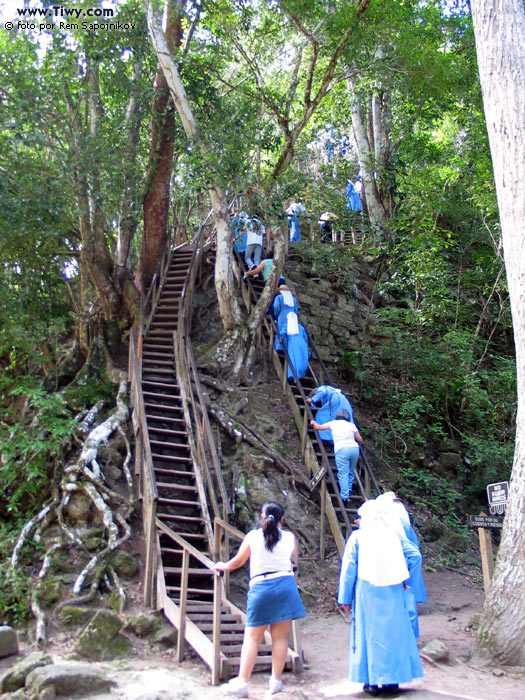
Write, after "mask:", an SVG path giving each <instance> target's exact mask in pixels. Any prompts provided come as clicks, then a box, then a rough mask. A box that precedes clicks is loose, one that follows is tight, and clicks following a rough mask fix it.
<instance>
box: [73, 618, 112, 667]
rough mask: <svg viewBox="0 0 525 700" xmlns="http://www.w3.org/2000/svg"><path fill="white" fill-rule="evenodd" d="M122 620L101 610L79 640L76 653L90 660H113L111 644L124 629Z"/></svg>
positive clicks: (75, 649)
mask: <svg viewBox="0 0 525 700" xmlns="http://www.w3.org/2000/svg"><path fill="white" fill-rule="evenodd" d="M122 624H123V623H122V620H121V619H120V617H119V616H118V615H115V613H112V612H110V611H109V610H99V611H98V612H97V614H96V615H95V617H94V618H93V619H92V620H91V621H90V622H89V623H88V625H87V627H86V629H85V630H84V631H83V632H82V634H81V635H80V637H79V638H78V640H77V642H76V644H75V648H74V651H75V652H76V653H78V654H80V655H81V656H87V657H88V658H89V659H95V660H96V661H103V660H104V659H107V658H111V654H110V652H109V651H108V649H109V646H110V643H111V642H112V640H113V639H114V638H115V637H116V636H117V634H118V633H119V632H120V630H121V628H122Z"/></svg>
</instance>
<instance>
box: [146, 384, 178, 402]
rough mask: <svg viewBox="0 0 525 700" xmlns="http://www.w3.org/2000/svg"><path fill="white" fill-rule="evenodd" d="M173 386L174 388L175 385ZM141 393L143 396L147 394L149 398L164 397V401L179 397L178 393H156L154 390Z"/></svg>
mask: <svg viewBox="0 0 525 700" xmlns="http://www.w3.org/2000/svg"><path fill="white" fill-rule="evenodd" d="M170 388H171V387H170ZM173 388H174V389H175V386H174V387H173ZM142 393H143V394H144V396H148V397H149V398H154V399H164V401H166V400H168V399H180V394H168V393H166V394H158V393H157V392H155V391H143V392H142Z"/></svg>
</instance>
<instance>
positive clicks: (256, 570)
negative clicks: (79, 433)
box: [246, 528, 295, 583]
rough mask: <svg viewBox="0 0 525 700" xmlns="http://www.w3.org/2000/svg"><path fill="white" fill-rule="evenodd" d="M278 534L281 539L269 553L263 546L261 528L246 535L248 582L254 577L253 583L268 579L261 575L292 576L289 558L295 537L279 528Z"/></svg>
mask: <svg viewBox="0 0 525 700" xmlns="http://www.w3.org/2000/svg"><path fill="white" fill-rule="evenodd" d="M279 532H280V533H281V538H280V540H279V541H278V542H277V543H276V544H275V546H274V548H273V550H272V551H271V552H270V551H268V550H267V549H266V547H265V546H264V533H263V530H262V528H259V529H258V530H251V531H250V532H248V534H247V535H246V539H247V540H248V543H249V545H250V580H252V579H253V578H254V576H257V577H258V578H256V579H255V581H254V583H255V582H257V581H258V580H260V581H263V580H264V578H268V577H269V576H267V577H263V576H262V575H261V574H275V577H277V576H292V575H293V571H292V561H291V556H292V552H293V550H294V547H295V536H294V534H293V532H289V531H288V530H281V529H280V528H279ZM272 578H274V576H272Z"/></svg>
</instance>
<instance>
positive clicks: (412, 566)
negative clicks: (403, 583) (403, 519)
mask: <svg viewBox="0 0 525 700" xmlns="http://www.w3.org/2000/svg"><path fill="white" fill-rule="evenodd" d="M400 539H401V545H402V547H403V554H404V555H405V559H406V563H407V567H408V573H409V574H410V578H412V577H413V576H414V575H415V574H417V573H418V572H419V570H420V569H421V553H420V551H419V549H418V548H417V547H416V546H415V545H413V544H412V542H410V541H409V540H407V539H406V537H402V538H400Z"/></svg>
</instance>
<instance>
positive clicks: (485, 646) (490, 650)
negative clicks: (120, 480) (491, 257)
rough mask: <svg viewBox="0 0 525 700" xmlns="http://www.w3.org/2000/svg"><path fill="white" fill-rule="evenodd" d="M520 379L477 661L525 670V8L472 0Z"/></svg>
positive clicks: (516, 0) (508, 0) (500, 0)
mask: <svg viewBox="0 0 525 700" xmlns="http://www.w3.org/2000/svg"><path fill="white" fill-rule="evenodd" d="M471 5H472V17H473V21H474V33H475V38H476V51H477V55H478V66H479V74H480V80H481V87H482V91H483V104H484V109H485V117H486V122H487V130H488V135H489V143H490V150H491V154H492V163H493V167H494V178H495V183H496V193H497V197H498V206H499V211H500V219H501V229H502V237H503V251H504V255H505V267H506V272H507V282H508V287H509V295H510V304H511V311H512V320H513V326H514V339H515V347H516V367H517V380H518V382H517V383H518V412H517V419H516V446H515V453H514V465H513V469H512V476H511V483H510V496H509V497H510V500H509V503H508V506H507V514H506V516H505V523H504V528H503V533H502V539H501V545H500V547H499V552H498V558H497V561H496V568H495V571H494V577H493V579H492V584H491V587H490V590H489V593H488V595H487V599H486V601H485V607H484V609H483V615H482V619H481V624H480V628H479V632H478V638H477V643H476V655H477V659H478V661H485V662H491V663H497V664H506V665H512V666H523V665H525V644H524V643H523V640H524V639H525V510H524V508H523V503H524V502H525V403H524V402H525V247H524V245H523V242H524V240H525V6H524V5H523V0H491V1H490V0H472V3H471Z"/></svg>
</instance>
